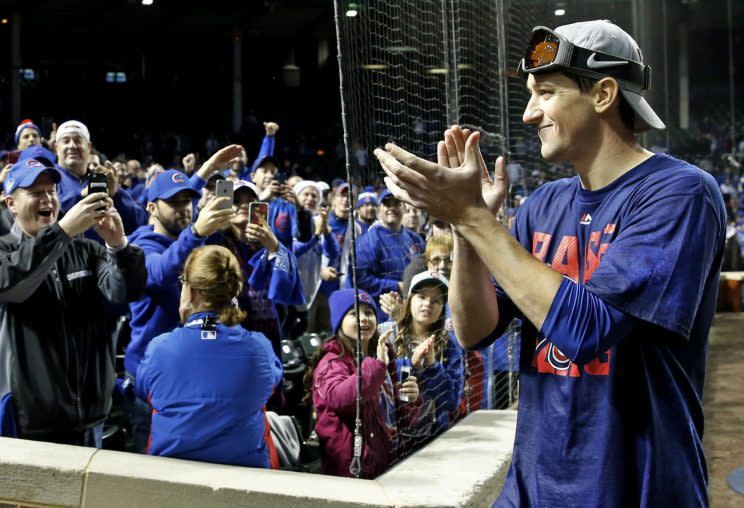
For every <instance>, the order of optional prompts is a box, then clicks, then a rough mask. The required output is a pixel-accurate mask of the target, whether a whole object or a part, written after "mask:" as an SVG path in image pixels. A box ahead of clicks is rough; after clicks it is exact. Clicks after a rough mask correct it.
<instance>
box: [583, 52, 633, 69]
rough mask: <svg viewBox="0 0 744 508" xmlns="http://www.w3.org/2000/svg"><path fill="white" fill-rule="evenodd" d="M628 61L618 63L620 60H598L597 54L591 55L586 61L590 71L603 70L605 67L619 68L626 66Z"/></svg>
mask: <svg viewBox="0 0 744 508" xmlns="http://www.w3.org/2000/svg"><path fill="white" fill-rule="evenodd" d="M627 63H628V62H627V61H622V62H621V61H618V60H612V61H602V60H597V54H596V53H592V54H591V55H589V58H587V60H586V65H587V66H588V67H589V68H590V69H602V68H603V67H617V66H619V65H626V64H627Z"/></svg>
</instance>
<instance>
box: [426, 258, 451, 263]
mask: <svg viewBox="0 0 744 508" xmlns="http://www.w3.org/2000/svg"><path fill="white" fill-rule="evenodd" d="M427 261H428V262H429V263H432V264H434V265H438V264H440V263H444V264H445V265H451V264H452V256H449V257H446V258H429V259H428V260H427Z"/></svg>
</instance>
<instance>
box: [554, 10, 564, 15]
mask: <svg viewBox="0 0 744 508" xmlns="http://www.w3.org/2000/svg"><path fill="white" fill-rule="evenodd" d="M565 14H566V9H556V10H555V15H556V16H563V15H565Z"/></svg>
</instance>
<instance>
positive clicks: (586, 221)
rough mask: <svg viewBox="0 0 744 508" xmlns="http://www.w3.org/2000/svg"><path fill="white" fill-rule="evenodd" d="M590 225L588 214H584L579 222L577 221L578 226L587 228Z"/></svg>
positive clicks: (590, 218)
mask: <svg viewBox="0 0 744 508" xmlns="http://www.w3.org/2000/svg"><path fill="white" fill-rule="evenodd" d="M591 223H592V216H591V215H589V214H588V213H585V214H584V215H582V216H581V220H580V221H579V224H583V225H584V226H588V225H589V224H591Z"/></svg>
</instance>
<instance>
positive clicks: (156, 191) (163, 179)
mask: <svg viewBox="0 0 744 508" xmlns="http://www.w3.org/2000/svg"><path fill="white" fill-rule="evenodd" d="M181 191H188V192H189V193H190V194H191V195H192V196H193V197H195V198H199V197H200V194H199V193H198V192H196V191H195V190H194V189H192V188H191V183H190V182H189V177H188V176H186V173H184V172H183V171H179V170H177V169H169V170H167V171H163V172H162V173H160V174H159V175H158V176H156V177H155V180H153V182H152V184H150V188H149V189H147V201H148V202H151V201H155V200H158V199H170V198H172V197H173V196H175V195H176V194H178V193H179V192H181Z"/></svg>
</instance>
